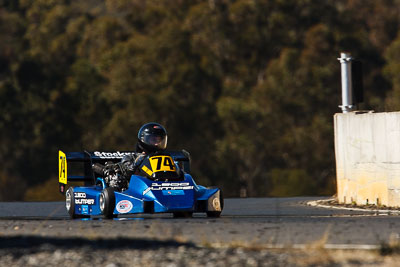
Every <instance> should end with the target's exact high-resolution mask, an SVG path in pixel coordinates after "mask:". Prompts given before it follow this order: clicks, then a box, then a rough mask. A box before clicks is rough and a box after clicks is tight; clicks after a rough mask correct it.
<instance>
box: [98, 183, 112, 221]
mask: <svg viewBox="0 0 400 267" xmlns="http://www.w3.org/2000/svg"><path fill="white" fill-rule="evenodd" d="M99 202H100V210H101V212H102V213H103V215H104V218H106V219H112V218H113V217H114V214H113V213H114V209H115V194H114V188H112V187H107V188H104V190H103V192H101V194H100V201H99Z"/></svg>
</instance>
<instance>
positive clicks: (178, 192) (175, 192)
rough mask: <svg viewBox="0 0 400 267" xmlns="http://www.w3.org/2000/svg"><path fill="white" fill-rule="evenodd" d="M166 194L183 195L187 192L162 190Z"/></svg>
mask: <svg viewBox="0 0 400 267" xmlns="http://www.w3.org/2000/svg"><path fill="white" fill-rule="evenodd" d="M162 193H163V195H164V196H182V195H184V194H185V192H184V191H183V190H162Z"/></svg>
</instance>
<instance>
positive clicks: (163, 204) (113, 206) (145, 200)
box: [58, 151, 224, 219]
mask: <svg viewBox="0 0 400 267" xmlns="http://www.w3.org/2000/svg"><path fill="white" fill-rule="evenodd" d="M129 153H135V152H119V151H117V152H100V151H95V152H87V151H85V152H70V153H64V152H62V151H59V155H58V156H59V166H58V169H59V186H60V187H59V189H60V192H61V193H62V194H65V200H66V208H67V211H68V214H69V216H70V217H71V218H72V219H74V218H88V217H91V216H103V217H104V218H107V219H111V218H116V217H118V216H119V215H129V214H141V213H172V214H173V215H174V217H191V216H192V214H193V213H194V212H196V213H197V212H199V213H201V212H202V213H206V214H207V216H208V217H219V216H220V214H221V212H222V209H223V206H224V199H223V196H222V192H221V189H219V188H206V187H204V186H201V185H197V184H196V183H195V181H194V180H193V178H192V176H191V175H190V155H189V153H187V152H186V151H164V152H163V153H158V154H150V155H147V156H146V157H145V158H144V160H143V161H142V163H141V164H140V165H139V166H138V168H137V172H135V174H133V175H131V177H130V180H129V183H128V184H127V185H126V187H125V188H123V189H122V190H116V189H115V188H114V187H111V186H109V180H108V179H107V177H102V176H99V175H97V174H96V172H95V171H94V170H95V169H96V165H97V166H99V164H100V166H109V167H108V168H109V169H112V168H115V169H116V170H117V169H118V167H119V165H118V164H119V162H120V161H121V159H122V157H123V156H125V155H127V154H129ZM71 163H80V164H82V163H83V173H82V175H70V174H69V173H68V171H69V169H70V165H71ZM103 164H104V165H103ZM75 169H76V168H75ZM109 173H110V174H109V175H119V174H118V171H115V172H112V171H111V172H109ZM71 181H83V182H84V186H75V187H73V186H71V187H69V188H68V189H67V183H68V182H71ZM66 189H67V190H66Z"/></svg>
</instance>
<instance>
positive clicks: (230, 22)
mask: <svg viewBox="0 0 400 267" xmlns="http://www.w3.org/2000/svg"><path fill="white" fill-rule="evenodd" d="M399 2H400V1H397V0H386V1H363V0H328V1H312V0H300V1H299V0H284V1H282V0H260V1H251V0H237V1H227V0H209V1H199V0H190V1H189V0H168V1H144V0H133V1H131V0H129V1H128V0H105V1H102V0H90V1H77V0H59V1H56V0H46V1H45V0H19V1H18V0H2V1H0V101H1V103H0V138H1V139H0V141H1V149H0V162H1V169H0V200H19V199H23V198H25V199H43V200H45V199H53V198H54V196H55V195H56V194H57V186H56V184H57V151H58V149H61V150H64V151H81V150H84V149H86V150H131V149H133V147H134V145H135V142H136V134H137V130H138V129H139V127H140V126H141V125H142V124H143V123H145V122H148V121H157V122H160V123H162V124H163V125H165V126H166V128H167V130H168V133H169V148H171V149H183V148H184V149H186V150H188V151H190V153H191V156H192V159H193V166H192V169H193V171H194V172H193V174H194V176H195V177H196V180H197V181H198V182H199V183H201V184H205V185H219V186H222V187H223V189H224V191H225V195H226V196H239V195H242V196H243V195H246V196H287V195H316V194H333V193H334V192H335V157H334V148H333V122H332V116H333V114H334V113H336V112H340V110H339V108H338V105H339V104H340V65H339V62H338V61H337V60H336V58H337V57H339V53H340V52H341V51H348V52H351V53H352V55H353V56H354V57H356V58H358V59H360V60H362V61H363V62H364V87H365V103H363V104H362V105H361V108H362V109H373V110H376V111H393V110H399V108H400V75H399V73H400V52H399V51H400V35H399V23H400V21H399V16H398V14H399V13H400V10H399V9H400V5H399V4H400V3H399Z"/></svg>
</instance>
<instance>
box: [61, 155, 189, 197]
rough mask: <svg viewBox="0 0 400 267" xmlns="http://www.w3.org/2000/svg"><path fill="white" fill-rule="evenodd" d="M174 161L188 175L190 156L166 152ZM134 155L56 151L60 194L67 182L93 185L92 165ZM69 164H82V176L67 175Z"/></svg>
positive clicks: (63, 191)
mask: <svg viewBox="0 0 400 267" xmlns="http://www.w3.org/2000/svg"><path fill="white" fill-rule="evenodd" d="M166 153H168V154H169V155H170V156H171V157H172V158H173V159H174V161H176V162H178V164H179V166H180V168H181V169H182V170H183V171H184V172H186V173H190V154H189V152H187V151H185V150H182V151H166ZM132 154H136V153H135V152H133V151H123V152H120V151H117V152H100V151H94V152H88V151H84V152H67V153H64V152H62V151H61V150H59V151H58V181H59V189H60V192H61V193H62V194H64V193H65V189H66V185H67V183H68V182H82V181H83V182H84V183H85V186H89V185H93V184H95V181H96V177H95V175H94V172H93V169H92V165H93V164H94V163H101V164H105V163H106V162H114V163H116V162H120V161H121V159H122V158H123V157H124V156H127V155H132ZM70 163H81V164H82V163H83V175H74V174H69V173H68V165H69V164H70Z"/></svg>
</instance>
